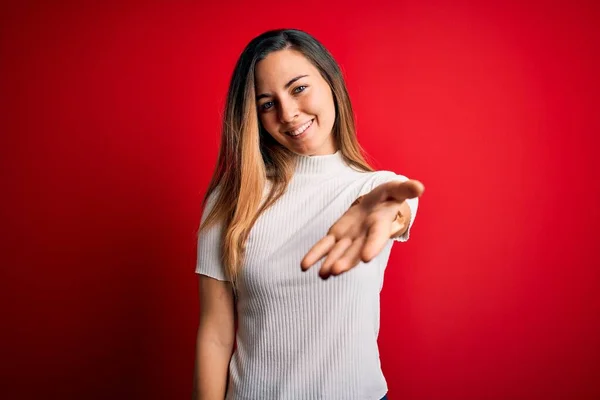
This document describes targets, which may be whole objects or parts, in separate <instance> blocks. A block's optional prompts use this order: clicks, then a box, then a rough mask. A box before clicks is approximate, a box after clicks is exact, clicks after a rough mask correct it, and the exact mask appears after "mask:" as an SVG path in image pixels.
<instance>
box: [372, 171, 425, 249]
mask: <svg viewBox="0 0 600 400" xmlns="http://www.w3.org/2000/svg"><path fill="white" fill-rule="evenodd" d="M407 180H408V178H407V177H406V176H404V175H398V174H396V173H394V172H391V171H377V172H375V173H374V177H373V179H372V180H371V185H367V186H366V188H365V189H366V190H363V192H362V193H361V195H364V194H366V193H368V192H370V191H371V190H373V189H375V188H376V187H377V186H379V185H382V184H384V183H388V182H393V181H400V182H405V181H407ZM367 188H368V189H367ZM406 203H407V204H408V207H409V208H410V221H409V222H408V229H407V230H406V232H404V234H403V235H401V236H398V237H395V238H393V240H394V241H398V242H406V241H407V240H408V238H409V237H410V230H411V228H412V225H413V223H414V222H415V218H416V217H417V209H418V207H419V198H418V197H415V198H414V199H407V200H406Z"/></svg>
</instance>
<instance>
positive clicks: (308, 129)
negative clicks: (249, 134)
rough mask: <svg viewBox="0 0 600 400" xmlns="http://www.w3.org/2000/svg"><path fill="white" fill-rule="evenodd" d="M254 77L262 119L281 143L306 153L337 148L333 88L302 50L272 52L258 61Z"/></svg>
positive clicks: (268, 129)
mask: <svg viewBox="0 0 600 400" xmlns="http://www.w3.org/2000/svg"><path fill="white" fill-rule="evenodd" d="M254 79H255V88H256V90H255V92H256V104H257V112H258V117H259V120H260V122H261V123H262V126H263V127H264V128H265V130H266V131H267V132H268V133H269V134H270V135H271V136H272V137H273V138H274V139H275V140H276V141H277V142H279V144H281V145H282V146H285V147H286V148H287V149H288V150H290V151H292V152H294V153H296V154H300V155H304V156H313V155H325V154H333V153H335V152H336V151H337V148H336V145H335V140H334V137H333V133H332V130H333V124H334V122H335V105H334V102H333V94H332V92H331V88H330V87H329V85H328V84H327V82H326V81H325V79H323V77H322V76H321V73H320V72H319V70H318V69H317V68H316V67H315V66H314V65H313V64H312V63H311V62H310V61H309V60H308V59H306V57H304V55H302V53H300V52H297V51H295V50H290V49H286V50H280V51H275V52H272V53H270V54H269V55H268V56H267V57H266V58H265V59H264V60H262V61H260V62H258V63H257V64H256V69H255V74H254Z"/></svg>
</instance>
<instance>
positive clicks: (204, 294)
mask: <svg viewBox="0 0 600 400" xmlns="http://www.w3.org/2000/svg"><path fill="white" fill-rule="evenodd" d="M198 277H199V281H198V282H199V292H200V324H199V326H198V335H197V338H196V362H195V368H194V389H193V395H192V399H193V400H213V399H215V400H217V399H218V400H223V399H224V398H225V394H226V390H227V376H228V368H229V360H230V359H231V354H232V352H233V344H234V340H235V313H234V300H233V290H232V287H231V284H230V283H229V282H225V281H219V280H217V279H213V278H210V277H208V276H205V275H198Z"/></svg>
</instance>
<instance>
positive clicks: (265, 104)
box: [260, 101, 273, 111]
mask: <svg viewBox="0 0 600 400" xmlns="http://www.w3.org/2000/svg"><path fill="white" fill-rule="evenodd" d="M271 107H273V102H272V101H267V102H266V103H264V104H263V105H262V106H260V109H261V110H264V111H267V110H268V109H269V108H271Z"/></svg>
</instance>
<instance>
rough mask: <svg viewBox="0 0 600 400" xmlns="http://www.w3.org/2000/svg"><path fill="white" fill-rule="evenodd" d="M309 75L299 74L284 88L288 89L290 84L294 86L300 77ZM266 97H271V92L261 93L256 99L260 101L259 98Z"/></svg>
mask: <svg viewBox="0 0 600 400" xmlns="http://www.w3.org/2000/svg"><path fill="white" fill-rule="evenodd" d="M307 76H308V75H299V76H297V77H295V78H293V79H291V80H290V81H289V82H288V83H286V84H285V86H284V89H287V88H289V87H290V86H292V85H293V84H294V82H296V81H297V80H298V79H301V78H306V77H307ZM265 97H271V94H269V93H261V94H259V95H258V96H256V101H258V100H260V99H262V98H265Z"/></svg>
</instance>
